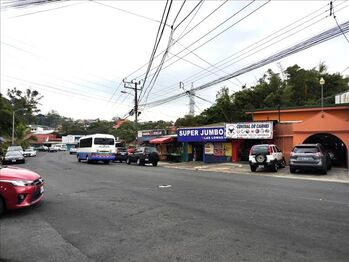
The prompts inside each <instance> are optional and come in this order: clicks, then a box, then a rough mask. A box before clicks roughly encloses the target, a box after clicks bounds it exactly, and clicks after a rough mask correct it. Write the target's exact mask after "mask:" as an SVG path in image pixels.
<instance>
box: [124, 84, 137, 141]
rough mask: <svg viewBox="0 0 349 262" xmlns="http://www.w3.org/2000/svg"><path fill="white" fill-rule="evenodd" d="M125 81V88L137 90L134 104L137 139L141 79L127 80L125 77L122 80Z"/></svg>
mask: <svg viewBox="0 0 349 262" xmlns="http://www.w3.org/2000/svg"><path fill="white" fill-rule="evenodd" d="M122 82H124V88H127V89H132V90H133V91H134V92H135V106H134V114H135V129H136V140H137V132H138V91H140V90H141V89H140V88H138V87H137V86H138V85H140V84H141V81H138V82H137V81H135V80H132V81H131V82H127V81H126V80H125V79H123V80H122Z"/></svg>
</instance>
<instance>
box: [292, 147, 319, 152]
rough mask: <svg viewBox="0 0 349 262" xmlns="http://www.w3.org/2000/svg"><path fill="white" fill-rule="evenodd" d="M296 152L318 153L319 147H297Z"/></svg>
mask: <svg viewBox="0 0 349 262" xmlns="http://www.w3.org/2000/svg"><path fill="white" fill-rule="evenodd" d="M293 152H294V153H317V152H319V150H318V148H317V147H295V148H294V150H293Z"/></svg>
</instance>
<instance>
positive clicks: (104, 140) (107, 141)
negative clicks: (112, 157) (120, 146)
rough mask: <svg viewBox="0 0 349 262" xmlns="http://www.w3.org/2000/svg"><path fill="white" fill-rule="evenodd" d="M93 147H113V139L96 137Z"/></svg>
mask: <svg viewBox="0 0 349 262" xmlns="http://www.w3.org/2000/svg"><path fill="white" fill-rule="evenodd" d="M94 144H95V145H112V146H113V145H114V139H113V138H101V137H96V138H95V141H94Z"/></svg>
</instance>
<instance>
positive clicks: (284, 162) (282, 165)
mask: <svg viewBox="0 0 349 262" xmlns="http://www.w3.org/2000/svg"><path fill="white" fill-rule="evenodd" d="M285 166H286V160H285V158H283V159H282V160H281V162H280V167H281V168H284V167H285Z"/></svg>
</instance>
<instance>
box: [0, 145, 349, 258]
mask: <svg viewBox="0 0 349 262" xmlns="http://www.w3.org/2000/svg"><path fill="white" fill-rule="evenodd" d="M26 166H27V167H28V168H30V169H33V170H35V171H37V172H38V173H40V174H41V175H42V176H43V177H44V178H45V180H46V188H45V190H46V194H45V198H44V201H43V202H42V203H41V204H40V205H38V206H35V207H32V208H29V209H24V210H19V211H15V212H9V213H8V214H6V215H5V216H4V217H2V218H1V219H0V223H1V227H0V257H1V259H0V261H348V258H349V249H348V244H349V222H348V221H349V184H341V183H328V182H317V181H304V180H294V179H283V178H275V177H262V176H261V177H259V176H249V175H238V174H221V173H213V172H201V171H190V170H175V169H166V168H162V167H155V168H154V167H152V166H148V167H138V166H127V165H126V164H119V163H115V164H111V165H103V164H86V163H78V162H77V161H76V160H75V158H74V156H70V155H69V154H67V153H66V152H60V153H40V155H39V156H38V157H37V158H31V159H29V161H28V164H26ZM159 185H171V186H172V187H165V188H159Z"/></svg>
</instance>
